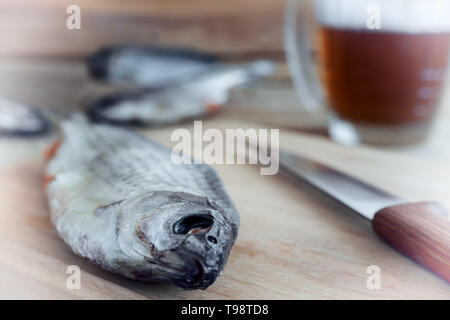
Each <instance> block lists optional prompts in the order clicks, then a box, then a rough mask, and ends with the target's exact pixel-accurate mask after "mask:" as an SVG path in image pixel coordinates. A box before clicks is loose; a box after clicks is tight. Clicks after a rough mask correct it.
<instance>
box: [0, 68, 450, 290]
mask: <svg viewBox="0 0 450 320" xmlns="http://www.w3.org/2000/svg"><path fill="white" fill-rule="evenodd" d="M14 63H15V64H14ZM14 63H13V62H8V63H6V62H4V63H1V62H0V75H1V77H0V84H3V85H0V88H2V89H1V90H0V91H1V92H0V94H2V95H8V96H10V97H15V98H17V99H20V98H22V101H24V100H27V99H31V100H33V101H35V102H38V103H37V104H38V105H43V104H44V102H47V103H48V105H50V106H53V105H52V103H53V104H59V105H62V104H60V103H62V102H63V101H64V99H66V101H67V104H66V105H64V106H65V107H68V108H71V107H73V106H74V105H75V104H76V101H77V100H76V99H72V98H70V96H69V95H68V94H67V95H64V94H62V93H61V92H62V91H61V90H66V91H67V92H69V91H68V89H67V88H66V89H64V88H65V87H64V86H63V85H62V84H64V83H65V84H69V85H70V84H72V85H74V84H79V83H82V79H83V77H85V75H84V74H83V71H82V69H81V68H80V66H79V64H77V63H62V62H61V63H60V64H59V65H58V64H57V66H56V67H55V65H54V64H52V67H50V68H46V67H43V64H45V63H44V62H42V63H40V64H32V63H31V64H30V63H29V62H14ZM21 66H22V67H21ZM61 70H63V71H64V70H65V71H64V72H63V71H61ZM37 79H41V80H42V79H44V80H45V79H47V80H48V81H43V80H42V81H38V80H37ZM49 79H50V80H49ZM51 79H53V80H54V81H53V82H52V81H51ZM58 79H59V80H58ZM27 81H28V82H27ZM280 81H281V82H282V83H285V82H283V81H284V80H279V79H278V80H276V81H275V82H271V81H269V82H268V83H266V84H265V86H262V87H260V88H257V89H254V90H260V91H261V92H264V90H269V91H270V90H272V91H274V90H280V91H279V92H285V93H286V104H289V103H292V101H291V100H290V99H292V92H290V90H288V89H286V88H285V87H284V85H283V86H281V85H280V86H279V85H278V84H276V83H279V82H280ZM30 83H32V84H33V85H32V86H27V84H30ZM39 86H41V87H45V88H44V89H42V90H44V91H42V90H39V88H40V87H39ZM74 86H76V85H74ZM72 88H73V87H72ZM247 90H250V89H247ZM239 96H240V94H239V93H236V94H235V96H234V98H233V101H232V102H231V105H232V106H233V108H231V109H230V110H228V111H225V112H223V113H222V114H220V115H218V116H217V117H214V118H211V119H208V120H206V121H205V124H204V125H205V126H206V127H214V128H219V129H224V128H238V127H242V128H248V127H255V126H257V127H266V128H271V127H276V128H278V125H275V124H272V125H269V124H255V122H261V121H266V122H267V118H270V117H267V116H266V117H262V118H256V117H253V118H251V117H249V114H252V112H249V109H248V108H246V107H247V106H246V102H248V105H249V106H250V105H252V101H254V100H252V98H251V95H250V96H249V95H243V96H245V97H247V100H245V99H241V100H239V99H238V98H236V97H239ZM46 99H47V100H46ZM236 99H237V100H236ZM283 101H284V100H281V102H283ZM289 101H290V102H289ZM281 102H280V104H281ZM240 107H242V108H243V110H245V111H242V112H241V111H240V110H239V108H240ZM249 108H250V107H249ZM449 111H450V110H449V108H446V109H443V110H442V112H441V116H440V117H439V121H438V123H437V125H436V127H435V131H434V133H433V135H432V137H431V139H430V140H429V142H428V143H427V144H424V145H421V146H416V147H413V148H403V149H379V148H370V147H366V146H360V147H354V148H349V147H343V146H339V145H336V144H334V143H332V142H330V140H329V139H328V138H327V137H326V136H323V135H318V134H313V133H308V132H310V131H305V130H286V129H282V130H281V136H280V141H281V146H282V147H283V148H285V149H289V150H292V151H295V152H298V153H299V154H303V155H306V156H309V157H311V158H314V159H317V160H321V161H323V162H325V163H328V164H330V165H333V166H335V167H337V168H339V169H341V170H343V171H346V172H349V173H351V174H354V175H356V176H358V177H360V178H361V179H365V180H367V181H370V182H371V183H373V184H375V185H377V186H379V187H382V188H384V189H386V190H388V191H391V192H395V193H396V194H398V195H400V196H403V197H405V198H407V199H410V200H430V199H432V200H438V201H441V202H443V203H444V204H445V205H447V207H449V208H450V198H449V192H450V191H449V190H450V151H449V149H450V147H449V141H448V137H450V132H449V126H448V123H449V121H450V112H449ZM267 112H269V111H267ZM261 113H263V114H264V112H262V111H260V112H257V114H261ZM240 114H242V115H244V114H246V117H247V118H246V119H247V120H253V121H254V123H251V122H248V121H242V120H237V119H236V118H237V117H239V115H240ZM253 114H254V115H255V113H253ZM304 117H306V115H305V116H304ZM304 117H300V118H303V120H304ZM240 118H241V119H242V118H243V117H240ZM250 118H251V119H250ZM260 120H261V121H260ZM185 126H187V127H188V128H190V125H189V124H187V125H185ZM173 129H174V127H171V128H164V129H159V130H149V131H146V132H144V133H145V134H146V135H148V136H149V137H152V138H154V139H156V140H158V141H161V142H163V143H165V144H167V145H171V143H170V140H169V137H170V133H171V132H172V130H173ZM51 139H52V138H51V137H48V138H44V139H40V140H32V141H22V140H7V139H0V159H1V160H0V298H27V299H28V298H31V299H34V298H44V299H71V298H82V299H161V298H165V299H197V298H199V299H222V298H223V299H281V298H285V299H348V298H350V299H404V298H408V299H416V298H418V299H450V286H449V285H448V284H447V283H446V282H444V281H443V280H441V279H440V278H438V277H436V276H434V275H433V274H431V273H429V272H428V271H426V270H425V269H423V268H421V267H419V266H417V265H416V264H415V263H413V262H411V261H410V260H409V259H407V258H405V257H403V256H401V255H400V254H398V253H396V252H395V251H394V250H392V249H391V248H390V247H389V246H387V245H386V244H384V243H383V242H382V241H381V240H379V239H378V238H377V236H376V235H375V234H374V232H373V231H372V230H371V227H370V224H369V222H368V221H366V220H364V219H363V218H362V217H359V216H358V215H356V214H354V213H351V212H349V211H348V210H347V209H346V208H343V207H341V206H340V205H338V204H336V203H335V202H334V201H332V200H330V199H327V198H324V197H323V196H321V195H319V194H318V193H316V192H314V191H313V190H311V189H309V188H307V187H305V186H304V185H301V184H299V183H297V182H296V181H294V180H293V179H291V178H290V177H287V176H285V175H283V174H279V175H276V176H261V175H260V174H259V170H258V168H257V167H255V166H250V165H231V166H225V165H217V166H216V169H217V170H218V172H219V174H220V176H221V177H222V179H223V181H224V183H225V185H226V188H227V190H228V192H229V194H230V195H231V197H232V199H233V200H234V202H235V204H236V206H237V208H238V210H239V212H240V214H241V228H240V230H239V237H238V240H237V242H236V244H235V246H234V247H233V250H232V252H231V256H230V258H229V261H228V264H227V265H226V267H225V270H224V273H223V275H222V276H221V277H220V278H219V279H218V280H217V282H216V283H215V284H214V285H212V286H211V287H210V288H208V289H207V290H205V291H183V290H181V289H177V288H175V287H173V286H171V285H169V284H166V283H159V284H146V283H139V282H136V281H132V280H128V279H125V278H123V277H121V276H117V275H113V274H110V273H108V272H104V271H102V270H100V269H98V268H96V267H94V266H92V265H91V264H89V263H87V262H85V261H84V260H83V259H81V258H79V257H77V256H75V255H74V254H73V253H72V252H71V250H70V249H69V248H68V247H67V246H66V245H65V244H64V243H63V242H62V241H61V240H60V239H59V238H58V236H57V235H56V232H55V230H54V228H53V227H52V226H51V224H50V222H49V217H48V209H47V205H46V201H45V197H44V193H43V189H42V172H43V162H42V160H41V159H40V151H41V149H42V148H43V147H44V146H45V145H46V144H48V142H49V141H50V140H51ZM69 265H78V266H79V267H80V268H81V270H82V274H81V289H80V290H69V289H67V287H66V280H67V277H68V276H69V275H68V274H66V270H67V267H68V266H69ZM370 265H377V266H379V267H380V268H381V289H379V290H369V289H368V288H367V286H366V281H367V277H368V276H369V275H368V274H367V273H366V270H367V267H368V266H370Z"/></svg>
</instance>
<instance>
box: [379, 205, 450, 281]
mask: <svg viewBox="0 0 450 320" xmlns="http://www.w3.org/2000/svg"><path fill="white" fill-rule="evenodd" d="M372 225H373V229H374V230H375V232H376V233H377V234H378V235H379V236H380V237H381V238H383V239H384V240H385V241H386V242H387V243H389V244H390V245H391V246H392V247H393V248H395V249H397V250H398V251H400V252H401V253H403V254H405V255H406V256H407V257H410V258H411V259H413V260H414V261H416V262H417V263H419V264H422V265H424V266H425V267H426V268H428V269H429V270H431V271H432V272H434V273H435V274H437V275H439V276H441V277H442V278H443V279H445V280H447V281H448V282H449V284H450V219H449V214H448V211H447V210H446V208H445V207H443V206H441V205H440V204H438V203H433V202H419V203H407V204H401V205H396V206H392V207H387V208H384V209H382V210H380V211H379V212H377V213H376V214H375V217H374V219H373V222H372Z"/></svg>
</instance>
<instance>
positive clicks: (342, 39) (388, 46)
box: [318, 26, 450, 125]
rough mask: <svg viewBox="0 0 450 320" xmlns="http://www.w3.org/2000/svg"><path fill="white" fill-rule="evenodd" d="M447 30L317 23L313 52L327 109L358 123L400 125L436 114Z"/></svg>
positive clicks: (443, 74) (445, 60) (449, 35)
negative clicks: (356, 26)
mask: <svg viewBox="0 0 450 320" xmlns="http://www.w3.org/2000/svg"><path fill="white" fill-rule="evenodd" d="M449 46H450V32H436V33H430V32H427V33H420V32H417V33H411V32H399V31H385V30H380V31H378V30H376V31H374V30H364V29H361V30H356V29H355V30H352V29H347V28H342V29H341V28H336V27H327V26H322V27H321V28H319V47H318V52H319V56H320V61H321V63H322V68H321V74H320V77H321V80H322V82H323V85H324V87H325V91H326V94H327V96H328V101H329V104H330V108H331V109H333V110H334V111H335V112H336V113H337V115H338V116H339V117H340V118H342V119H346V120H350V121H352V122H358V123H367V124H377V125H379V124H381V125H384V124H386V125H402V124H411V123H418V122H423V121H428V120H430V118H431V117H432V116H433V115H434V114H435V108H436V106H437V105H438V102H439V99H440V97H441V95H442V94H441V93H442V90H443V85H444V81H445V77H446V69H447V64H448V57H449Z"/></svg>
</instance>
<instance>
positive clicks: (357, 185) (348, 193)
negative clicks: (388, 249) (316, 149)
mask: <svg viewBox="0 0 450 320" xmlns="http://www.w3.org/2000/svg"><path fill="white" fill-rule="evenodd" d="M279 159H280V168H281V169H282V170H283V169H284V170H286V171H289V172H290V173H292V174H294V175H295V176H296V177H298V178H300V179H302V180H304V181H306V182H308V183H309V184H311V185H313V186H314V187H316V188H318V189H319V190H321V191H323V192H324V193H326V194H327V195H329V196H331V197H332V198H334V199H336V200H338V201H339V202H341V203H342V204H344V205H345V206H347V207H349V208H350V209H352V210H354V211H356V212H358V213H360V214H361V215H363V216H364V217H366V218H368V219H370V220H372V219H373V217H374V215H375V213H376V212H377V211H378V210H380V209H383V208H385V207H387V206H391V205H396V204H400V203H405V201H404V200H402V199H400V198H398V197H395V196H394V195H391V194H389V193H387V192H385V191H382V190H380V189H378V188H376V187H374V186H371V185H369V184H367V183H365V182H363V181H360V180H358V179H356V178H353V177H351V176H349V175H347V174H345V173H342V172H339V171H337V170H335V169H332V168H330V167H327V166H326V165H323V164H321V163H319V162H316V161H312V160H309V159H306V158H304V157H300V156H298V155H296V154H293V153H291V152H287V151H283V150H280V158H279Z"/></svg>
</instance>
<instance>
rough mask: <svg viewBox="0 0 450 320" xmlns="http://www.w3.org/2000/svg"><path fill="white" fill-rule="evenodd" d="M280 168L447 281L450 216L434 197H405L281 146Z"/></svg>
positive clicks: (448, 273) (449, 264) (448, 279)
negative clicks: (416, 199)
mask: <svg viewBox="0 0 450 320" xmlns="http://www.w3.org/2000/svg"><path fill="white" fill-rule="evenodd" d="M279 165H280V169H281V170H284V171H287V172H289V173H290V174H292V175H294V176H295V177H297V178H299V179H301V180H303V181H305V182H307V183H308V184H310V185H312V186H314V187H315V188H318V189H319V190H320V191H322V192H323V193H325V194H327V195H328V196H330V197H332V198H334V199H336V200H338V201H339V202H341V203H342V204H344V205H345V206H346V207H348V208H350V209H351V210H353V211H355V212H357V213H359V214H361V215H362V216H364V217H365V218H367V219H369V220H371V221H372V228H373V230H374V231H375V232H376V233H377V234H378V236H380V237H381V238H382V239H383V240H384V241H386V242H387V243H388V244H389V245H390V246H392V247H393V248H395V249H396V250H398V251H399V252H401V253H403V254H404V255H406V256H408V257H409V258H411V259H412V260H414V261H416V262H417V263H419V264H421V265H423V266H424V267H426V268H428V269H429V270H430V271H432V272H434V273H435V274H437V275H439V276H441V277H442V278H444V279H445V280H446V281H447V282H449V283H450V220H449V215H448V211H447V210H446V208H445V207H444V206H443V205H441V204H439V203H437V202H416V203H411V202H407V201H405V200H403V199H401V198H399V197H396V196H394V195H391V194H389V193H388V192H385V191H382V190H379V189H377V188H376V187H374V186H371V185H369V184H367V183H365V182H362V181H359V180H358V179H356V178H354V177H351V176H349V175H347V174H344V173H342V172H339V171H337V170H335V169H332V168H330V167H327V166H325V165H324V164H321V163H318V162H316V161H312V160H309V159H306V158H303V157H300V156H298V155H296V154H293V153H291V152H287V151H284V150H280V156H279Z"/></svg>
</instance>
